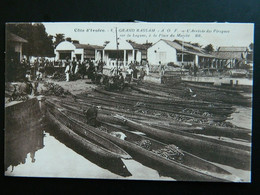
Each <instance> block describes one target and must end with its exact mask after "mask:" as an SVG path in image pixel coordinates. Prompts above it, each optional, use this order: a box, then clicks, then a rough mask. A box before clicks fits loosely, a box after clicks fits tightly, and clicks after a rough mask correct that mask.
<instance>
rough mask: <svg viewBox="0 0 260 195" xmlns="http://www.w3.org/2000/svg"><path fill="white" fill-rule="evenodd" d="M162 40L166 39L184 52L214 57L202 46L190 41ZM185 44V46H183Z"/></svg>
mask: <svg viewBox="0 0 260 195" xmlns="http://www.w3.org/2000/svg"><path fill="white" fill-rule="evenodd" d="M161 40H162V41H164V42H165V43H167V44H168V45H170V46H171V47H173V48H175V49H177V50H179V51H182V52H184V53H188V54H193V55H198V56H201V57H208V58H214V57H215V56H214V55H211V54H208V53H206V52H205V51H204V49H202V48H200V47H196V46H194V45H191V44H189V43H186V42H183V43H181V44H180V43H178V42H177V41H169V40H165V39H161ZM182 44H183V47H182Z"/></svg>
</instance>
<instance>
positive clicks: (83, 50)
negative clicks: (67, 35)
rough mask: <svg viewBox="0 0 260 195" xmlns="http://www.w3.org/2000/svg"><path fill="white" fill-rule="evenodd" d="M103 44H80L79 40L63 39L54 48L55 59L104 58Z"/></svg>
mask: <svg viewBox="0 0 260 195" xmlns="http://www.w3.org/2000/svg"><path fill="white" fill-rule="evenodd" d="M103 48H104V47H103V46H97V45H90V44H80V43H78V42H72V43H71V42H68V41H63V42H61V43H59V44H58V45H57V47H56V48H55V50H54V53H55V56H56V57H55V60H65V59H66V58H67V57H69V59H71V60H72V59H73V58H74V57H75V58H76V59H77V60H81V61H83V60H86V59H89V60H102V51H103Z"/></svg>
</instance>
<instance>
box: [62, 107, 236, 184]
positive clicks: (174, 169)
mask: <svg viewBox="0 0 260 195" xmlns="http://www.w3.org/2000/svg"><path fill="white" fill-rule="evenodd" d="M64 111H65V110H64ZM57 112H61V111H59V110H58V109H57ZM65 112H66V114H64V115H63V123H64V121H66V123H67V124H68V123H70V125H71V126H75V125H76V124H79V125H81V126H84V128H85V130H87V131H93V132H96V133H97V134H99V135H100V136H102V137H104V138H106V139H108V140H110V141H111V142H113V143H115V144H117V145H118V146H120V147H121V148H123V149H124V150H125V151H127V152H128V153H129V154H131V156H132V157H134V159H135V160H137V161H139V162H141V163H143V164H144V165H146V166H148V167H151V168H153V169H156V170H157V171H158V172H159V173H160V174H161V175H164V176H170V177H173V178H174V179H177V180H180V181H229V180H230V177H231V178H232V176H231V175H230V173H229V172H228V171H225V170H224V169H222V168H219V167H217V166H215V165H213V164H211V163H209V162H207V161H205V160H203V159H200V158H198V157H196V156H194V155H191V154H188V153H187V152H185V153H184V155H185V157H186V158H185V162H184V163H185V164H186V165H185V164H181V163H179V162H175V161H173V160H169V159H166V158H164V157H162V156H160V155H158V154H156V153H153V152H151V151H148V150H146V149H144V148H142V147H141V146H138V145H137V144H134V143H131V142H130V141H128V140H122V139H120V138H118V137H115V136H113V135H111V134H109V133H106V132H104V131H101V130H99V129H97V128H94V127H91V126H89V125H87V124H86V123H84V121H82V119H83V118H80V117H78V115H76V114H73V113H72V112H70V111H69V110H67V111H65ZM102 124H103V125H104V124H106V123H102ZM107 127H110V130H111V131H112V130H113V128H114V130H115V131H117V129H116V128H115V127H112V126H111V125H109V124H107ZM121 131H123V130H121ZM124 133H126V134H127V136H128V139H130V138H131V139H132V142H133V140H137V139H139V140H140V139H143V138H142V137H141V136H138V135H136V136H134V134H133V133H130V132H129V133H127V131H124ZM130 134H131V136H130ZM147 139H149V140H150V141H152V142H153V144H154V147H155V148H156V147H157V148H158V147H164V146H165V144H163V143H160V142H158V141H155V140H153V139H150V138H147ZM191 165H192V166H193V167H196V168H191V167H192V166H191ZM202 169H203V170H202ZM209 170H210V171H209ZM209 173H213V174H214V176H212V175H209ZM235 179H237V178H235Z"/></svg>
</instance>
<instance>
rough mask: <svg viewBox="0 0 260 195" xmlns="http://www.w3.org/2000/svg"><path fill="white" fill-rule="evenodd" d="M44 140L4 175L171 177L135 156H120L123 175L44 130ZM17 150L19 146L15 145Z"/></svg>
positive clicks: (165, 178)
mask: <svg viewBox="0 0 260 195" xmlns="http://www.w3.org/2000/svg"><path fill="white" fill-rule="evenodd" d="M43 143H44V147H43V148H41V149H39V150H38V151H36V152H35V155H34V157H33V158H32V157H31V155H30V152H28V154H27V156H26V157H25V159H21V162H20V164H18V165H17V166H12V165H10V166H9V167H8V168H7V170H6V171H5V175H6V176H25V177H65V178H100V179H101V178H103V179H104V178H105V179H145V180H148V179H153V180H173V179H172V178H169V177H161V176H159V174H158V172H157V171H156V170H153V169H151V168H148V167H146V166H143V165H142V164H140V163H138V162H136V161H134V160H123V162H124V164H125V165H126V167H127V169H128V171H129V172H130V173H131V174H132V176H130V177H122V176H119V175H116V174H114V173H112V172H110V171H109V170H107V169H104V168H101V167H99V166H97V165H95V164H94V163H92V162H90V161H89V160H88V159H86V158H84V157H83V156H81V155H79V154H78V153H76V152H75V151H73V150H72V149H70V148H68V147H67V146H65V145H64V144H63V143H61V142H60V141H58V140H57V139H56V138H55V137H53V136H52V135H50V134H49V133H47V132H44V137H43ZM24 144H27V143H24ZM17 150H19V149H18V148H17ZM33 159H34V160H33Z"/></svg>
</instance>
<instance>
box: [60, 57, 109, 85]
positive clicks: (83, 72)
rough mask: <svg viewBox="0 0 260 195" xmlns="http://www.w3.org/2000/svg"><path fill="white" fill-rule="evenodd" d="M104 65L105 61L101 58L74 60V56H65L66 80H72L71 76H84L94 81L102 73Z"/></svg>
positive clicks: (82, 77)
mask: <svg viewBox="0 0 260 195" xmlns="http://www.w3.org/2000/svg"><path fill="white" fill-rule="evenodd" d="M104 65H105V63H104V62H103V61H101V60H99V61H93V60H89V59H88V60H84V61H83V62H81V61H80V60H79V59H78V60H76V58H73V60H70V59H69V58H66V61H65V74H66V81H67V82H69V81H70V80H73V77H77V78H81V79H84V77H85V76H87V77H88V79H91V81H95V80H96V79H97V77H98V75H101V74H103V67H104Z"/></svg>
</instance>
